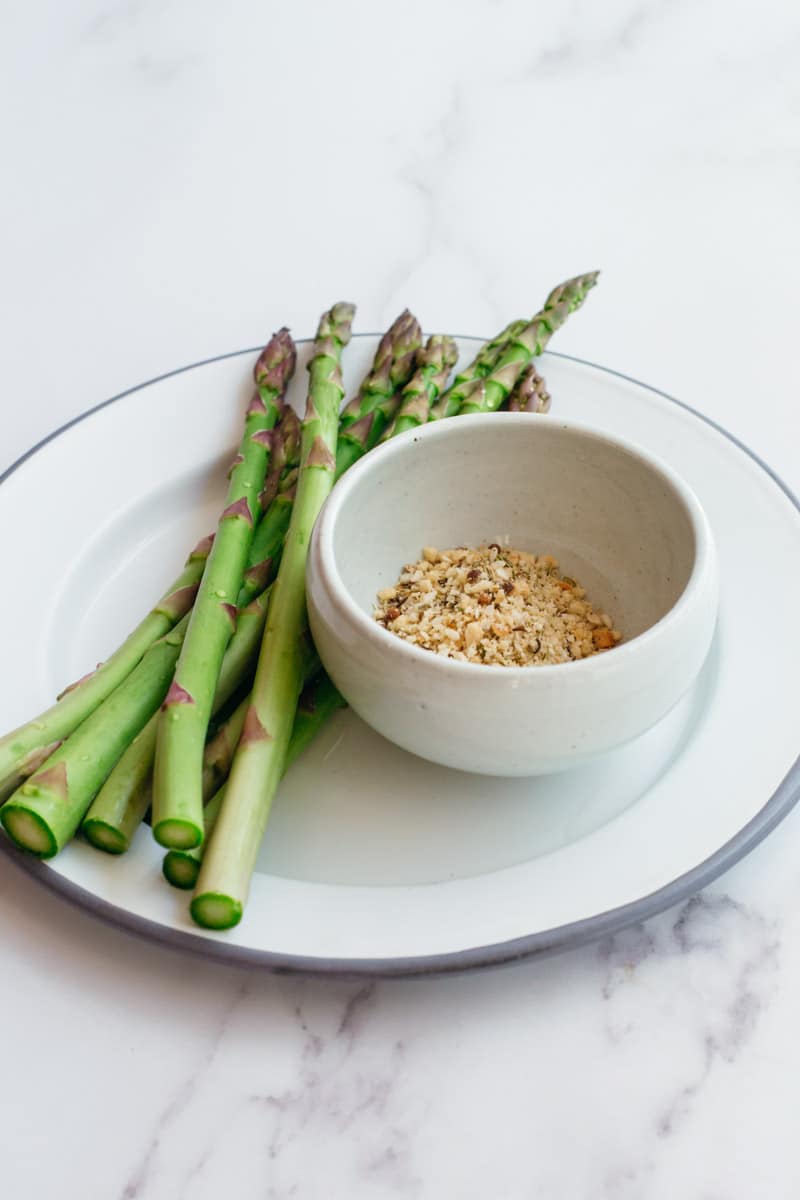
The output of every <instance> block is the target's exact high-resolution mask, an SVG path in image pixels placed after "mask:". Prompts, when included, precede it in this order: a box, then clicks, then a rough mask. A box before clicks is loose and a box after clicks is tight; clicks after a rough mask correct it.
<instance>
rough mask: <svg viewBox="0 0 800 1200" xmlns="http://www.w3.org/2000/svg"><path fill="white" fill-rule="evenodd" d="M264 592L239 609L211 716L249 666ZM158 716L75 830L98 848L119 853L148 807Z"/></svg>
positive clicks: (261, 623)
mask: <svg viewBox="0 0 800 1200" xmlns="http://www.w3.org/2000/svg"><path fill="white" fill-rule="evenodd" d="M269 592H270V589H269V588H267V589H266V590H265V591H264V592H262V593H261V595H260V596H256V597H255V599H253V600H251V602H250V603H249V604H248V605H247V607H246V608H243V609H241V610H240V611H239V614H238V618H237V621H236V632H235V633H234V635H233V637H232V638H231V640H230V643H229V645H228V648H227V650H226V651H225V656H224V658H223V660H222V666H221V668H220V672H219V679H218V680H217V690H216V692H215V693H214V702H213V704H212V715H213V714H214V713H217V712H219V711H220V709H221V708H222V707H223V705H225V704H226V703H227V702H228V700H230V698H231V696H233V694H234V693H235V692H236V690H237V689H238V688H239V687H240V686H241V685H242V684H243V683H244V682H246V680H247V678H248V676H249V675H251V674H252V672H253V671H254V670H255V664H256V660H257V657H258V648H259V646H260V644H261V638H262V636H263V634H264V627H265V625H266V623H267V609H268V607H269ZM158 719H159V714H158V712H154V714H153V716H152V717H151V718H150V720H149V721H148V722H147V724H146V725H145V727H144V729H143V730H142V731H141V733H139V734H138V736H137V737H135V738H134V740H133V742H132V743H131V744H130V746H128V747H127V749H126V750H125V752H124V753H123V754H122V756H121V758H120V759H119V761H118V762H117V764H116V766H115V767H114V768H113V770H112V771H111V772H110V774H109V776H108V778H107V779H106V780H105V782H104V783H103V786H102V787H101V788H100V790H99V792H98V793H97V795H96V796H95V798H94V800H93V801H92V804H91V806H90V807H89V810H88V812H87V813H86V816H85V818H84V820H83V823H82V825H81V829H82V832H83V834H84V835H85V837H86V838H87V839H88V840H89V841H90V842H91V843H92V845H93V846H95V847H96V848H97V849H98V850H105V851H106V852H107V853H109V854H123V853H124V852H125V851H126V850H127V849H128V847H129V846H130V843H131V840H132V838H133V835H134V834H135V832H136V830H137V829H138V828H139V826H140V825H141V823H142V821H143V820H144V818H145V816H146V814H147V810H148V809H149V808H150V805H151V803H152V798H153V760H154V758H155V751H156V739H157V733H158ZM204 770H205V767H204ZM207 798H208V793H207V792H204V799H207Z"/></svg>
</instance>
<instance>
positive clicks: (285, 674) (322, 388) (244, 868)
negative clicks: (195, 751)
mask: <svg viewBox="0 0 800 1200" xmlns="http://www.w3.org/2000/svg"><path fill="white" fill-rule="evenodd" d="M353 313H354V308H353V306H352V305H351V304H336V305H334V307H333V308H332V309H331V310H330V311H329V312H327V313H325V314H324V315H323V317H322V320H321V321H320V325H319V329H318V330H317V337H316V342H315V346H314V353H313V357H312V359H311V362H310V363H309V367H308V369H309V373H310V384H309V391H308V401H307V406H306V413H305V418H304V421H303V440H302V450H301V458H300V477H299V480H298V484H297V499H296V500H295V503H294V508H293V509H292V519H291V522H290V525H289V531H288V533H287V535H286V542H285V544H284V548H283V556H282V558H281V565H280V568H279V570H278V578H277V579H276V581H275V584H274V587H273V593H272V599H271V602H270V608H269V615H268V618H267V628H266V632H265V634H264V641H263V643H262V647H261V654H260V655H259V660H258V668H257V670H256V678H255V682H254V684H253V695H252V702H251V705H250V707H249V709H248V711H247V716H246V719H245V724H244V731H243V733H242V737H241V740H240V742H239V747H238V749H237V751H236V756H235V758H234V762H233V769H232V771H231V777H230V781H229V783H228V790H227V792H226V796H225V804H224V806H223V810H222V812H221V813H220V817H219V821H218V824H217V828H216V830H215V835H214V839H213V842H212V844H211V845H210V846H209V848H208V851H207V853H206V855H205V858H204V861H203V867H202V870H201V874H200V879H199V880H198V884H197V892H196V893H195V896H194V899H193V900H192V905H191V911H192V916H193V917H194V919H195V921H197V923H198V924H200V925H204V926H207V927H208V928H211V929H227V928H230V927H231V926H232V925H236V924H237V923H238V922H239V920H241V915H242V909H243V906H244V901H245V898H246V896H247V892H248V889H249V885H250V878H251V876H252V872H253V867H254V865H255V860H256V855H257V853H258V847H259V844H260V842H261V838H262V836H263V833H264V829H265V828H266V824H267V818H268V816H269V810H270V805H271V803H272V798H273V796H274V794H275V790H276V788H277V786H278V782H279V780H280V777H281V775H282V773H283V767H284V762H285V759H286V750H287V747H288V744H289V737H290V734H291V729H292V723H293V721H294V715H295V710H296V708H297V702H298V698H299V695H300V689H301V685H302V660H301V646H300V635H301V633H302V630H303V627H304V623H305V564H306V555H307V553H308V543H309V538H310V535H311V530H312V527H313V525H314V522H315V520H316V518H317V514H318V513H319V510H320V508H321V507H322V504H323V502H324V500H325V498H326V497H327V495H328V494H329V492H330V490H331V487H332V486H333V475H334V470H335V464H336V437H337V430H338V423H339V420H338V419H339V405H340V403H341V400H342V396H343V394H344V385H343V383H342V372H341V355H342V349H343V347H344V346H346V345H347V343H348V342H349V340H350V331H351V324H352V320H353ZM201 840H202V838H198V839H197V842H198V843H199V842H200V841H201ZM168 848H169V849H187V848H190V847H188V846H187V845H186V843H182V844H178V845H177V846H170V847H168Z"/></svg>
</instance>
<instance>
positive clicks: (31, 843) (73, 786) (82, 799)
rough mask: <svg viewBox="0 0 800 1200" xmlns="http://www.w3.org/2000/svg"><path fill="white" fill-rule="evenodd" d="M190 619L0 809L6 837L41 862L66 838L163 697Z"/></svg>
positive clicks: (148, 654) (145, 658)
mask: <svg viewBox="0 0 800 1200" xmlns="http://www.w3.org/2000/svg"><path fill="white" fill-rule="evenodd" d="M188 624H189V617H188V616H185V617H183V618H182V619H181V620H180V621H179V622H178V624H177V625H176V626H175V627H174V628H173V629H171V630H170V631H169V633H167V634H165V635H164V637H162V638H160V639H159V640H158V641H157V642H154V643H153V645H152V646H151V647H150V649H149V650H148V651H147V652H146V654H144V656H143V657H142V659H141V661H140V662H139V663H138V665H137V666H136V667H134V669H133V671H132V672H131V673H130V675H129V676H128V677H127V679H125V680H123V682H122V683H121V684H120V685H119V687H118V688H117V689H116V691H115V692H114V693H113V694H112V695H111V696H109V698H108V699H107V700H106V702H105V703H104V704H102V705H101V706H100V707H99V708H97V709H95V711H94V712H93V713H92V714H91V715H90V716H89V717H87V718H86V720H85V721H84V722H83V724H82V725H80V726H79V727H78V729H76V730H75V732H74V733H73V734H72V735H71V736H70V737H68V738H67V740H66V741H65V742H64V743H63V744H62V745H61V746H59V748H58V749H57V750H56V751H55V752H54V753H53V754H51V755H50V757H49V758H48V759H47V760H46V762H45V763H44V765H43V766H42V767H40V768H39V770H38V771H35V772H34V773H33V775H31V777H30V779H28V780H26V781H25V783H23V784H22V786H21V787H20V788H18V789H17V791H16V792H14V794H13V796H11V798H10V799H9V800H8V801H7V803H6V804H5V805H4V806H3V808H1V809H0V821H2V823H3V826H4V828H5V830H6V833H7V834H8V835H9V837H11V838H12V839H13V841H15V842H16V843H17V845H18V846H20V847H22V849H23V850H29V851H30V852H31V853H32V854H36V855H38V856H39V857H40V858H51V857H52V856H53V855H54V854H57V853H58V851H59V850H61V849H62V847H63V846H64V845H65V844H66V843H67V842H68V841H69V840H70V838H71V837H72V836H73V834H74V833H75V831H76V829H77V828H78V826H79V824H80V822H81V819H82V818H83V815H84V813H85V812H86V809H87V808H88V807H89V805H90V803H91V801H92V799H93V797H94V796H95V795H96V793H97V792H98V790H99V789H100V786H101V785H102V783H103V780H104V779H105V778H106V777H107V776H108V774H109V772H110V771H111V769H112V767H113V766H114V764H115V763H116V762H117V761H118V760H119V759H120V757H121V756H122V754H123V752H124V751H125V749H126V748H127V746H129V745H130V743H131V741H132V740H133V738H135V737H136V735H137V734H138V733H139V732H140V731H141V730H142V729H143V728H144V726H145V725H146V723H147V721H148V720H149V718H150V717H151V716H152V714H153V712H154V711H155V710H156V709H157V708H158V705H159V704H160V703H161V701H162V700H163V699H164V696H165V695H166V693H167V688H168V687H169V685H170V680H171V679H172V675H173V672H174V670H175V663H176V662H177V659H178V655H179V653H180V649H181V645H182V643H183V640H184V637H185V635H186V630H187V628H188Z"/></svg>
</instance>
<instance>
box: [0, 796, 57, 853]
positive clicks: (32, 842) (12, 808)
mask: <svg viewBox="0 0 800 1200" xmlns="http://www.w3.org/2000/svg"><path fill="white" fill-rule="evenodd" d="M0 820H2V822H3V828H4V829H5V831H6V833H7V834H8V836H9V837H10V838H11V840H12V842H15V843H16V845H17V846H19V848H20V850H27V851H28V853H29V854H35V855H36V856H37V857H38V858H52V857H53V855H54V854H56V853H57V851H58V842H57V840H56V837H55V835H54V833H53V831H52V829H51V828H50V826H49V825H48V824H47V822H46V821H45V820H44V819H43V818H42V817H40V816H39V815H38V813H34V812H30V811H29V810H28V809H27V808H25V807H23V806H19V807H18V806H17V805H16V804H11V803H9V804H6V805H5V806H4V807H3V809H2V812H0Z"/></svg>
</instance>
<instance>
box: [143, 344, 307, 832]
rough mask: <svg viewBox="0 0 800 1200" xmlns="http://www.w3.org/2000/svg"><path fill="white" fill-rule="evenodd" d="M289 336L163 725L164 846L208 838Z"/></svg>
mask: <svg viewBox="0 0 800 1200" xmlns="http://www.w3.org/2000/svg"><path fill="white" fill-rule="evenodd" d="M295 359H296V355H295V347H294V342H293V341H292V339H291V337H290V336H289V333H288V330H285V329H282V330H280V331H279V332H278V333H277V334H275V336H274V337H273V338H272V340H271V341H270V343H269V344H268V346H267V347H266V348H265V350H264V351H263V352H262V354H261V356H260V358H259V359H258V362H257V363H256V367H255V371H254V375H255V380H256V385H257V391H256V393H255V395H254V397H253V399H252V401H251V403H250V406H249V408H248V410H247V417H246V420H245V427H244V435H243V438H242V441H241V444H240V448H239V454H238V456H237V458H236V460H235V461H234V465H233V469H232V471H231V482H230V488H229V491H228V497H227V503H226V507H225V510H224V512H223V513H222V517H221V519H220V523H219V527H218V530H217V536H216V538H215V540H214V545H213V547H212V550H211V553H210V554H209V557H208V562H207V564H206V569H205V572H204V574H203V580H202V583H201V586H200V589H199V591H198V594H197V598H196V600H195V604H194V608H193V609H192V613H191V617H190V620H189V628H188V631H187V634H186V640H185V642H184V645H183V649H182V651H181V654H180V657H179V659H178V665H177V667H176V669H175V679H174V680H173V683H172V685H171V687H170V690H169V693H168V694H167V698H166V701H165V707H164V712H163V713H162V714H161V718H160V720H159V724H158V735H157V740H156V763H155V773H154V777H153V832H154V835H155V837H156V839H157V841H159V842H161V843H162V845H165V846H168V847H171V846H175V847H178V848H185V847H187V846H195V845H198V844H199V843H200V841H201V840H202V837H203V800H202V796H201V793H200V773H201V769H202V759H203V746H204V744H205V738H206V731H207V729H208V722H209V718H210V716H211V704H212V701H213V698H214V691H215V689H216V686H217V676H218V675H219V670H220V666H221V663H222V657H223V655H224V653H225V647H226V646H227V644H228V642H229V641H230V639H231V636H232V634H233V630H234V626H235V621H236V608H235V602H236V600H237V598H238V595H239V590H240V588H241V586H242V581H243V576H244V571H245V567H246V565H247V556H248V553H249V551H250V547H251V544H252V540H253V531H254V527H255V522H256V521H257V520H258V518H259V516H260V506H259V494H260V492H261V490H262V488H263V486H264V479H265V474H266V469H267V465H268V462H269V452H270V446H271V442H272V428H273V426H274V425H275V422H276V421H277V419H278V417H279V415H280V406H281V398H282V396H283V393H284V391H285V390H286V386H287V384H288V382H289V379H290V378H291V375H292V372H293V370H294V366H295Z"/></svg>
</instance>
